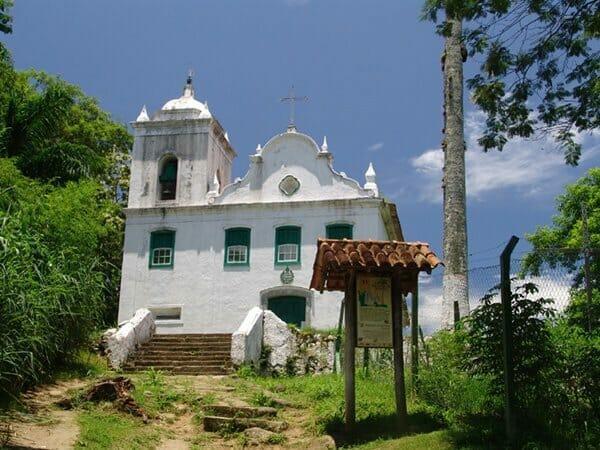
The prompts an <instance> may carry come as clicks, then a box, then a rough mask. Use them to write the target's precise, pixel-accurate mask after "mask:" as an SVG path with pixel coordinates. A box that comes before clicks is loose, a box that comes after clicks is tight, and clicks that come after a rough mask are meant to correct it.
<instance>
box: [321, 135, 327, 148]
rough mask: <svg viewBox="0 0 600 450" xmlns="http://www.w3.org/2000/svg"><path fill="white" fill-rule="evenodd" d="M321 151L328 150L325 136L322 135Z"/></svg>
mask: <svg viewBox="0 0 600 450" xmlns="http://www.w3.org/2000/svg"><path fill="white" fill-rule="evenodd" d="M321 151H322V152H327V151H329V146H328V145H327V136H323V143H322V144H321Z"/></svg>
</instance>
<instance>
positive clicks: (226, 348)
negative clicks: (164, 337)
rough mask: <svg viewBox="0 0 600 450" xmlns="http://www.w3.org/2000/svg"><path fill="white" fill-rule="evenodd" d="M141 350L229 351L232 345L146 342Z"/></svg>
mask: <svg viewBox="0 0 600 450" xmlns="http://www.w3.org/2000/svg"><path fill="white" fill-rule="evenodd" d="M140 350H156V351H160V350H164V351H171V352H173V351H179V350H181V351H184V352H208V351H214V352H228V351H230V350H231V345H229V344H210V345H205V344H198V345H194V344H172V345H163V344H145V345H142V346H141V347H140Z"/></svg>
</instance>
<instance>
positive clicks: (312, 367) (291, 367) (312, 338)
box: [261, 310, 335, 375]
mask: <svg viewBox="0 0 600 450" xmlns="http://www.w3.org/2000/svg"><path fill="white" fill-rule="evenodd" d="M263 355H264V357H265V360H264V361H263V367H261V369H263V370H265V371H267V372H270V373H279V374H284V373H285V374H288V375H303V374H308V373H329V372H331V371H332V370H333V361H334V358H335V338H334V337H333V336H325V335H320V334H313V333H307V332H303V331H301V330H297V329H294V328H290V327H289V326H288V325H287V324H286V323H285V322H284V321H283V320H281V319H280V318H279V317H277V316H276V315H275V314H274V313H273V312H271V311H268V310H266V311H264V319H263Z"/></svg>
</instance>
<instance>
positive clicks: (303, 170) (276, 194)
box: [214, 132, 373, 204]
mask: <svg viewBox="0 0 600 450" xmlns="http://www.w3.org/2000/svg"><path fill="white" fill-rule="evenodd" d="M331 161H332V157H331V153H329V152H323V151H321V150H320V149H319V147H318V145H317V143H316V142H315V141H314V140H313V139H312V138H311V137H310V136H307V135H305V134H302V133H298V132H286V133H282V134H279V135H276V136H274V137H273V138H272V139H271V140H269V142H267V144H266V145H265V147H264V148H263V149H262V150H260V151H258V152H257V153H256V154H254V155H252V156H251V157H250V168H249V170H248V173H247V174H246V176H245V177H244V178H243V179H242V180H238V181H237V182H235V183H233V184H231V185H229V186H226V187H225V188H224V189H223V191H222V193H221V195H220V196H218V197H215V201H214V203H216V204H225V203H253V202H286V201H289V202H294V201H307V200H330V199H331V200H334V199H335V200H338V199H351V198H365V197H372V196H373V194H372V193H371V192H370V191H367V190H365V189H363V188H361V187H360V185H359V184H358V182H356V181H355V180H353V179H351V178H348V177H345V176H343V175H341V174H340V173H338V172H336V171H335V170H334V169H333V167H332V164H331ZM294 180H297V183H298V186H296V182H294ZM282 181H283V183H282ZM294 187H297V188H296V189H294Z"/></svg>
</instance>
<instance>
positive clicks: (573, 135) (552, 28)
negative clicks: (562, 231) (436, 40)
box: [423, 0, 600, 165]
mask: <svg viewBox="0 0 600 450" xmlns="http://www.w3.org/2000/svg"><path fill="white" fill-rule="evenodd" d="M441 9H445V10H446V14H447V15H449V16H450V17H457V18H461V19H464V20H465V21H466V22H467V25H469V28H467V29H466V30H465V32H464V44H465V49H466V50H467V51H468V54H469V55H470V56H471V57H477V58H480V59H481V63H480V69H479V73H477V74H475V75H474V76H473V77H472V78H470V79H469V80H468V81H467V86H468V87H469V89H470V90H471V93H472V100H473V102H474V103H475V104H476V105H477V106H478V107H479V108H481V110H482V111H483V112H484V113H485V114H486V116H487V120H486V127H485V131H484V132H483V135H482V136H480V138H479V144H480V145H481V146H482V147H483V149H484V150H485V151H488V150H491V149H498V150H502V149H503V147H504V145H505V144H506V142H507V141H508V139H510V138H513V137H523V138H534V137H539V136H548V135H549V136H552V137H553V139H554V140H555V142H556V143H557V144H558V145H559V146H560V147H561V148H563V150H564V154H565V162H566V163H567V164H570V165H577V164H578V162H579V158H580V156H581V143H580V140H579V139H578V136H577V135H578V133H581V132H585V131H589V130H593V129H597V128H598V127H599V126H600V77H599V74H600V57H599V55H600V52H599V51H598V46H597V45H595V44H596V43H597V42H595V41H597V39H598V38H599V37H600V1H598V0H426V3H425V6H424V11H423V15H424V17H425V18H428V19H430V20H432V21H434V22H437V20H438V13H439V11H440V10H441ZM447 28H448V24H447V22H442V23H441V24H440V25H439V26H438V31H439V32H440V33H442V34H447V33H448V29H447Z"/></svg>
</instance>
